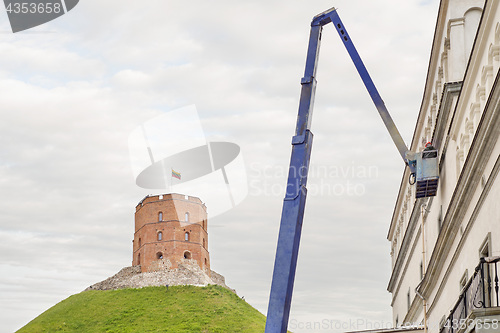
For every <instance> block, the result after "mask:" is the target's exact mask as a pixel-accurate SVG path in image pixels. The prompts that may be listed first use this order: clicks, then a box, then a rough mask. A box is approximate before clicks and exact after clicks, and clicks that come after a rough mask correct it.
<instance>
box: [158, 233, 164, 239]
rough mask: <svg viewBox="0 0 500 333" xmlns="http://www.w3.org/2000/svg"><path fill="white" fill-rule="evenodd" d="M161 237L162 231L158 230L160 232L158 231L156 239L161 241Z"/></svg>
mask: <svg viewBox="0 0 500 333" xmlns="http://www.w3.org/2000/svg"><path fill="white" fill-rule="evenodd" d="M162 238H163V233H162V232H161V231H160V232H159V233H158V240H159V241H161V240H162Z"/></svg>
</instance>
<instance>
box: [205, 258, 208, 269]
mask: <svg viewBox="0 0 500 333" xmlns="http://www.w3.org/2000/svg"><path fill="white" fill-rule="evenodd" d="M207 266H208V260H207V258H205V267H207Z"/></svg>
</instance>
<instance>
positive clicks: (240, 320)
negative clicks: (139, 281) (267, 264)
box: [17, 285, 266, 333]
mask: <svg viewBox="0 0 500 333" xmlns="http://www.w3.org/2000/svg"><path fill="white" fill-rule="evenodd" d="M265 320H266V318H265V316H264V315H263V314H261V313H260V312H258V311H257V310H256V309H254V308H253V307H252V306H250V305H249V304H248V303H246V302H245V301H243V300H241V299H240V298H239V297H238V296H237V295H235V294H234V293H232V292H230V291H229V290H226V289H224V288H222V287H220V286H215V285H210V286H208V287H194V286H177V287H170V288H168V291H167V288H166V287H147V288H142V289H121V290H107V291H95V290H93V291H85V292H82V293H80V294H76V295H73V296H71V297H69V298H67V299H65V300H64V301H62V302H60V303H58V304H56V305H55V306H53V307H52V308H50V309H48V310H47V311H45V312H44V313H42V314H41V315H40V316H38V317H37V318H35V319H34V320H32V321H31V322H30V323H28V324H27V325H26V326H24V327H23V328H21V329H20V330H19V331H17V332H18V333H27V332H29V333H39V332H40V333H41V332H48V333H53V332H54V333H55V332H78V333H87V332H88V333H91V332H92V333H105V332H106V333H107V332H109V333H111V332H116V333H118V332H120V333H121V332H140V333H143V332H144V333H145V332H172V333H182V332H189V333H197V332H203V333H204V332H221V333H233V332H264V327H265Z"/></svg>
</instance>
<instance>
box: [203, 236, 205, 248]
mask: <svg viewBox="0 0 500 333" xmlns="http://www.w3.org/2000/svg"><path fill="white" fill-rule="evenodd" d="M203 247H205V238H203Z"/></svg>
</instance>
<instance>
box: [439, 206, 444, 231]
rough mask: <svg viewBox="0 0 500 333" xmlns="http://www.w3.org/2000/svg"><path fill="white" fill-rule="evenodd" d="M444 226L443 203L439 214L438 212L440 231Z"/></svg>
mask: <svg viewBox="0 0 500 333" xmlns="http://www.w3.org/2000/svg"><path fill="white" fill-rule="evenodd" d="M442 227H443V205H441V206H440V207H439V214H438V232H440V231H441V228H442Z"/></svg>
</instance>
